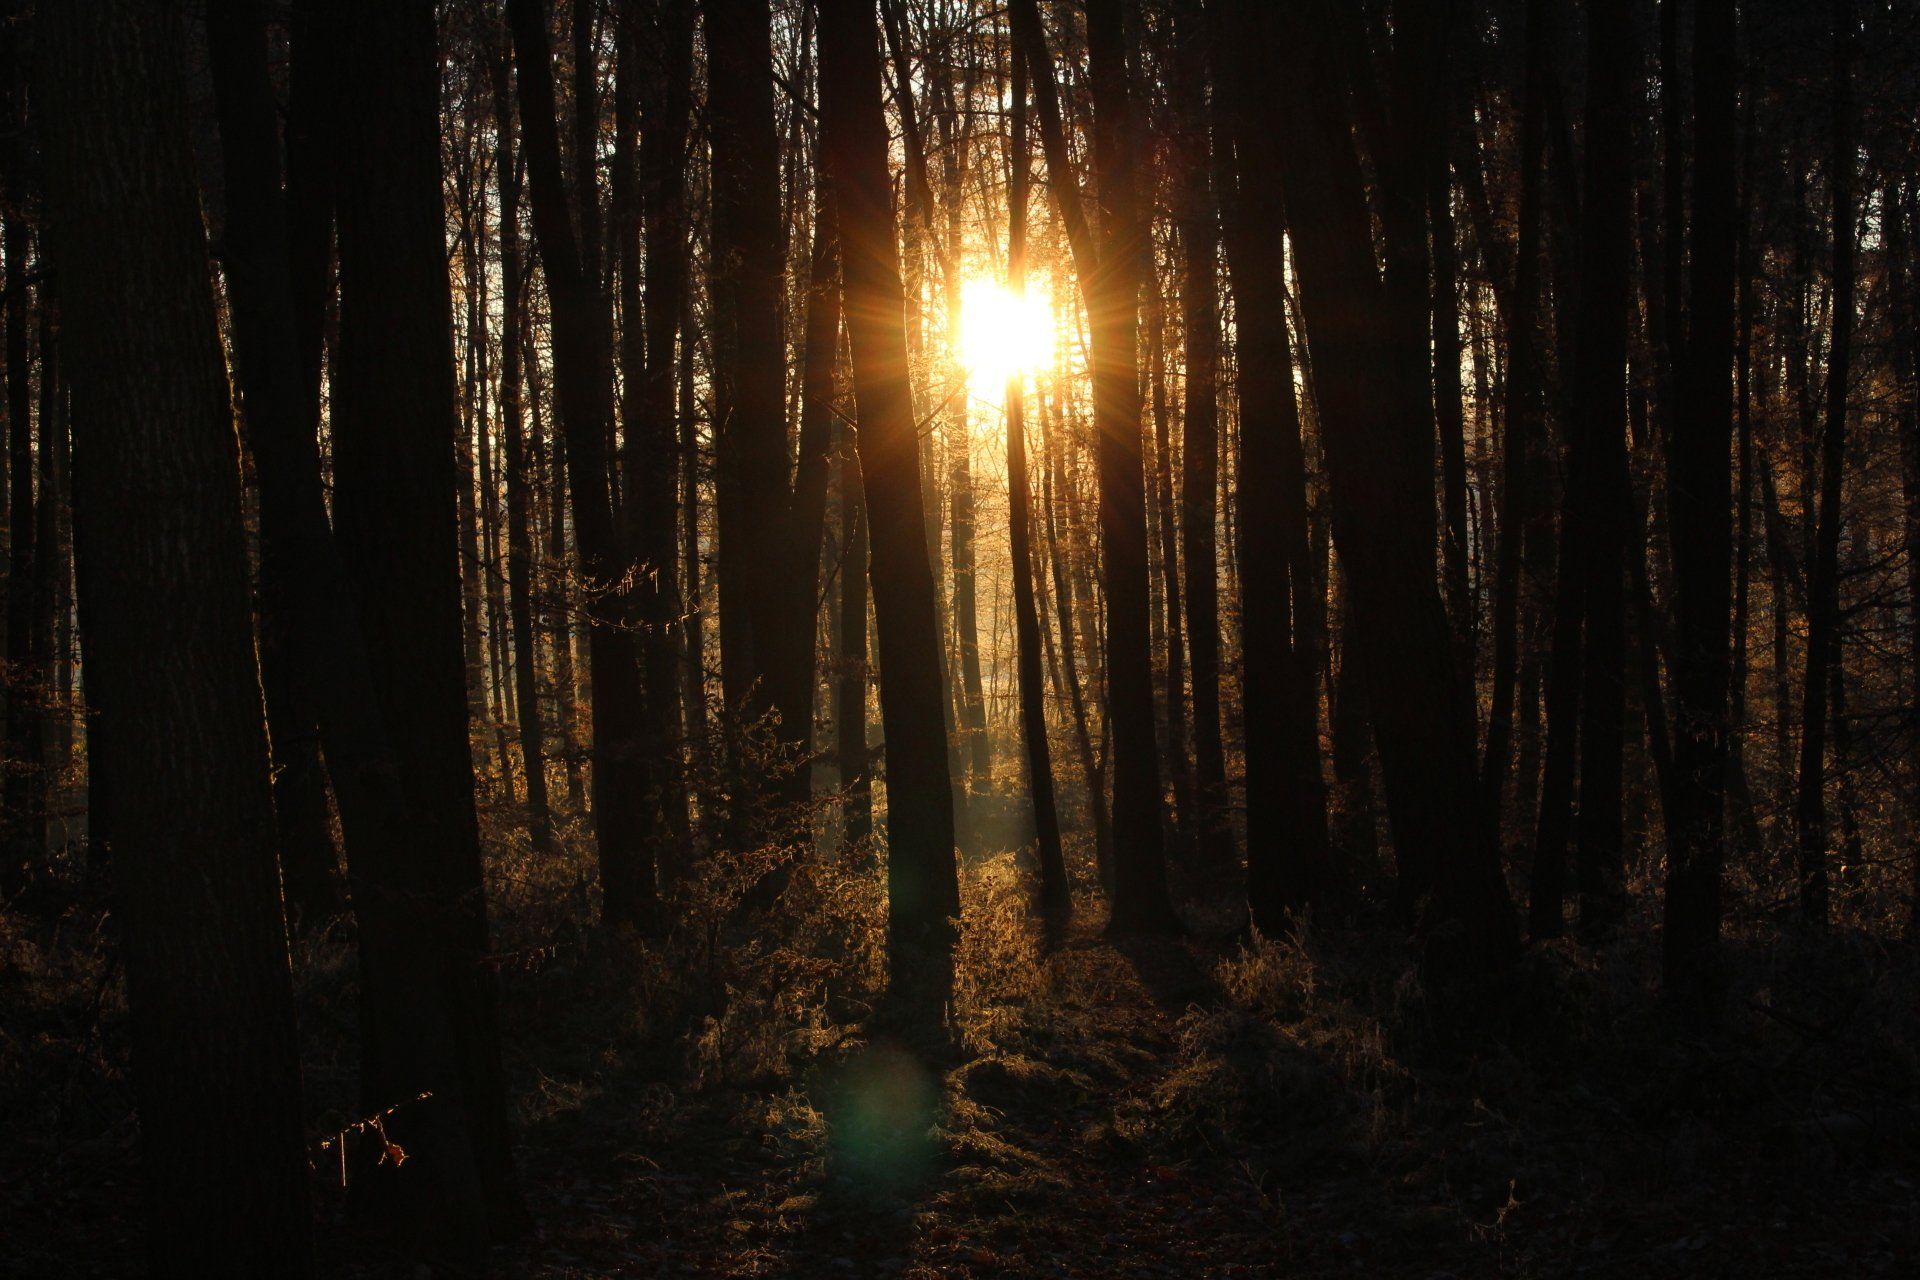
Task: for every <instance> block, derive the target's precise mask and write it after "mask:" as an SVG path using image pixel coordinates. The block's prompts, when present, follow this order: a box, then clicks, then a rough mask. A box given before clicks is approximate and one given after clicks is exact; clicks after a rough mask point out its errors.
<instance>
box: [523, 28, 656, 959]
mask: <svg viewBox="0 0 1920 1280" xmlns="http://www.w3.org/2000/svg"><path fill="white" fill-rule="evenodd" d="M544 10H545V6H544V5H543V4H542V3H540V0H511V2H510V3H509V5H508V9H507V15H508V20H509V22H510V23H511V26H512V29H513V47H514V65H515V67H516V69H517V70H518V73H519V88H520V95H519V96H520V127H521V133H522V135H523V138H524V143H523V145H524V147H525V150H526V157H527V176H528V179H529V183H530V189H529V192H528V194H529V197H530V199H531V202H532V206H533V226H534V235H535V239H536V240H537V241H538V243H539V246H540V261H541V265H542V267H543V268H544V273H545V275H546V280H547V296H548V298H549V300H550V301H551V304H552V311H553V340H554V390H555V394H556V396H557V399H558V402H559V407H560V420H561V428H562V430H563V432H564V433H565V437H566V471H567V481H568V485H569V492H570V497H571V501H570V503H569V507H570V509H571V511H572V514H573V529H574V542H575V549H576V550H577V551H578V553H579V557H580V571H581V576H582V577H583V579H584V580H585V585H586V589H587V592H588V596H587V618H588V623H589V629H588V636H587V641H588V649H587V661H588V670H589V679H590V680H591V682H592V686H593V707H592V714H593V818H594V835H595V838H596V842H597V844H598V846H599V854H600V887H601V894H602V905H601V914H602V917H603V918H604V920H605V921H606V923H607V924H608V925H609V926H612V927H616V928H621V927H629V928H635V929H640V930H643V931H644V930H648V929H651V928H653V927H654V926H655V924H656V923H657V921H656V919H655V916H656V911H657V906H658V900H657V893H658V890H657V887H656V885H655V883H654V859H655V852H656V851H655V849H654V847H653V843H652V842H651V840H650V839H649V832H650V831H651V830H652V829H653V823H652V820H651V817H650V811H649V808H648V801H647V797H648V793H649V792H648V777H647V769H646V760H645V756H644V744H643V742H642V734H643V728H642V725H643V718H644V703H643V700H642V697H641V691H640V667H639V661H638V656H637V654H636V652H635V644H634V636H633V632H632V630H630V629H629V628H628V627H627V626H626V625H625V624H626V622H627V605H626V602H625V601H624V600H621V599H620V598H619V595H618V592H619V588H620V584H621V582H622V580H623V579H624V578H625V577H626V573H625V568H626V554H625V550H624V548H623V547H622V546H621V545H620V537H619V531H618V529H617V527H616V525H615V522H614V515H613V506H612V490H613V466H612V458H611V456H610V454H609V449H608V446H609V442H610V441H611V439H612V431H613V427H612V422H613V368H612V362H613V351H612V344H613V339H612V334H611V333H610V332H609V330H610V327H611V324H610V320H611V318H610V317H609V315H608V313H607V307H606V305H605V301H604V299H603V298H602V296H601V294H600V291H599V290H598V289H597V288H596V286H595V281H594V278H593V276H592V275H590V274H589V269H590V267H591V266H592V265H593V263H592V259H591V258H589V257H587V256H584V255H583V253H582V249H581V242H579V241H576V239H575V237H574V234H573V228H572V225H571V223H570V222H569V220H568V217H567V193H566V189H565V186H564V184H563V181H562V178H561V173H560V142H559V132H558V128H557V126H556V125H555V123H554V119H555V117H554V102H553V65H552V59H551V57H550V55H549V54H548V51H547V28H546V15H545V12H544ZM580 194H581V199H582V201H583V202H587V201H589V200H591V198H592V197H591V195H590V193H588V192H582V193H580Z"/></svg>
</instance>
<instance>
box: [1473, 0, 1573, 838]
mask: <svg viewBox="0 0 1920 1280" xmlns="http://www.w3.org/2000/svg"><path fill="white" fill-rule="evenodd" d="M1555 13H1556V6H1555V5H1553V4H1552V3H1551V0H1528V4H1527V28H1526V32H1527V37H1526V38H1527V46H1526V81H1525V85H1524V87H1523V89H1522V97H1521V108H1520V225H1519V241H1518V247H1517V250H1516V252H1515V255H1514V261H1515V265H1514V271H1513V283H1512V287H1511V289H1510V290H1509V291H1508V293H1507V298H1508V305H1507V306H1506V307H1505V308H1503V309H1504V311H1505V312H1506V321H1507V386H1506V393H1507V394H1506V406H1505V408H1506V412H1505V413H1504V414H1503V415H1502V422H1501V442H1500V519H1499V528H1498V533H1497V534H1496V538H1497V542H1496V546H1495V551H1494V554H1495V557H1496V565H1495V569H1494V587H1493V698H1492V705H1491V707H1490V708H1489V710H1488V712H1487V733H1486V740H1485V743H1484V749H1483V751H1482V753H1481V759H1480V806H1481V810H1482V814H1483V818H1482V821H1483V822H1484V824H1485V826H1486V828H1487V835H1488V838H1489V839H1491V840H1492V841H1493V842H1494V847H1495V848H1496V849H1498V848H1499V847H1501V843H1502V841H1503V839H1504V834H1505V827H1504V824H1503V823H1502V821H1501V814H1502V811H1503V808H1504V801H1505V795H1506V783H1507V775H1508V770H1509V767H1510V764H1511V758H1512V753H1513V715H1514V697H1515V688H1514V682H1515V676H1516V674H1517V668H1518V666H1519V648H1520V646H1519V643H1518V641H1519V635H1518V633H1519V629H1520V583H1521V576H1522V575H1521V569H1522V566H1523V564H1524V562H1525V555H1524V544H1525V539H1526V533H1527V530H1528V528H1529V526H1530V524H1531V523H1533V520H1532V508H1533V504H1534V501H1535V498H1534V490H1533V483H1532V482H1533V480H1534V478H1535V475H1536V472H1537V467H1536V456H1537V454H1538V453H1539V452H1540V451H1541V449H1542V445H1543V441H1542V436H1543V435H1544V434H1545V429H1546V392H1545V386H1544V370H1543V368H1542V365H1543V359H1542V356H1543V352H1542V350H1541V342H1540V339H1541V334H1540V319H1539V317H1540V230H1541V212H1542V210H1541V186H1542V182H1543V177H1544V174H1543V172H1542V171H1543V169H1544V162H1545V153H1546V125H1545V121H1544V118H1543V117H1544V113H1545V103H1544V101H1543V99H1544V97H1545V94H1546V78H1547V76H1548V74H1549V69H1550V65H1551V64H1550V60H1549V57H1548V54H1549V51H1550V50H1551V49H1552V47H1553V35H1552V31H1553V28H1552V26H1551V23H1552V21H1553V18H1554V16H1555Z"/></svg>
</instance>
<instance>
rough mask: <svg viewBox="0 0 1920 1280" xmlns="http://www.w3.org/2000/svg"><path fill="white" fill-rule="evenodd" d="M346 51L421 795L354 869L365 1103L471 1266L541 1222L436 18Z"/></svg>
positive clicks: (378, 490)
mask: <svg viewBox="0 0 1920 1280" xmlns="http://www.w3.org/2000/svg"><path fill="white" fill-rule="evenodd" d="M340 39H341V52H342V67H343V71H342V78H341V85H340V101H339V110H340V115H339V156H340V161H341V163H340V167H339V175H340V192H339V239H340V341H339V350H338V352H337V354H336V361H335V371H334V380H333V399H332V408H333V415H332V427H333V463H334V473H333V474H334V489H333V515H334V522H335V533H336V537H337V539H338V545H339V553H340V558H341V561H342V564H343V568H344V571H345V578H346V581H347V582H348V584H349V586H350V589H351V592H352V595H353V597H354V600H355V602H356V604H357V607H358V610H359V618H360V623H361V628H362V632H363V634H364V636H365V640H366V648H367V652H368V653H369V654H378V655H380V661H379V662H378V663H377V664H373V665H371V667H370V675H371V688H372V690H373V693H374V700H375V702H376V705H377V706H378V708H379V713H380V717H381V720H382V722H383V723H384V725H385V727H386V731H387V735H388V741H389V742H390V744H391V747H392V751H393V757H394V766H395V768H396V769H397V771H398V776H400V777H402V778H404V779H405V780H406V787H407V797H408V801H409V810H408V811H404V812H408V817H407V819H406V821H405V823H404V825H403V826H402V827H401V828H400V829H399V830H396V831H392V832H391V833H390V834H389V835H388V836H387V839H386V840H385V841H384V842H381V843H376V844H375V845H373V846H372V848H371V849H370V850H369V852H370V853H372V854H374V855H375V856H373V857H371V858H361V859H358V860H357V861H356V860H352V859H351V854H352V845H351V842H350V845H349V853H350V862H351V865H350V871H351V874H352V877H353V897H354V903H355V910H356V912H357V913H358V914H359V917H360V935H359V936H360V939H361V945H362V947H363V949H364V950H363V957H364V959H363V981H364V982H365V983H366V996H365V1000H364V1002H363V1011H364V1015H365V1022H364V1023H363V1035H364V1039H365V1046H364V1048H365V1051H364V1055H363V1058H364V1061H363V1070H362V1077H361V1095H362V1096H361V1101H362V1104H363V1106H364V1107H365V1108H366V1110H367V1111H368V1113H370V1114H371V1113H375V1112H380V1111H384V1110H386V1109H387V1108H389V1107H399V1108H400V1111H399V1112H398V1113H396V1114H395V1116H394V1117H393V1119H392V1120H391V1121H389V1126H388V1127H389V1132H391V1133H392V1134H394V1136H395V1140H396V1141H398V1142H399V1143H400V1144H401V1145H402V1146H404V1147H407V1148H408V1149H409V1151H410V1152H412V1153H413V1154H414V1155H415V1159H414V1160H410V1161H408V1163H407V1165H406V1166H405V1171H404V1172H403V1171H402V1170H401V1169H399V1168H395V1167H393V1166H391V1165H389V1166H388V1167H387V1169H386V1171H385V1172H384V1173H382V1174H381V1175H380V1176H379V1177H377V1178H372V1179H369V1180H368V1181H370V1182H371V1183H372V1184H373V1189H370V1190H369V1191H368V1194H367V1196H366V1198H365V1200H364V1203H365V1204H366V1206H367V1207H369V1208H374V1209H377V1210H379V1211H380V1212H382V1213H383V1215H387V1216H389V1218H390V1223H391V1225H392V1226H393V1228H394V1229H395V1230H396V1231H397V1232H400V1233H403V1234H404V1235H405V1236H406V1237H407V1238H406V1239H405V1241H404V1247H405V1248H407V1249H408V1250H409V1251H410V1252H412V1253H414V1254H415V1255H416V1256H419V1257H421V1258H422V1259H423V1260H424V1261H429V1262H432V1261H435V1260H437V1259H441V1258H453V1259H462V1260H468V1261H470V1260H471V1259H473V1258H474V1257H475V1256H476V1254H477V1251H478V1250H479V1248H480V1244H481V1240H482V1239H483V1237H484V1235H485V1231H484V1229H483V1228H484V1227H485V1226H488V1225H490V1226H491V1227H492V1228H493V1230H494V1231H495V1232H496V1233H505V1232H510V1231H512V1230H513V1229H514V1228H515V1227H516V1226H517V1225H519V1224H520V1223H521V1222H523V1220H524V1210H523V1209H521V1208H520V1204H519V1200H518V1193H517V1191H516V1190H515V1188H514V1181H513V1158H512V1149H511V1145H510V1141H509V1134H508V1127H507V1100H506V1083H505V1078H504V1075H503V1073H502V1069H501V1065H500V1046H499V1031H498V1025H497V1012H496V1008H495V1001H496V994H495V988H494V971H493V969H492V967H491V966H490V965H489V964H488V962H487V922H486V896H485V891H484V889H483V887H482V882H481V869H480V839H479V829H478V820H477V817H476V814H475V810H474V777H473V762H472V757H471V753H470V749H469V740H468V723H469V721H468V707H467V699H466V685H465V674H466V668H465V663H464V660H463V654H462V648H461V634H460V633H461V623H460V595H459V591H460V572H459V558H458V557H459V548H458V545H457V542H456V531H455V523H454V515H455V492H454V489H455V484H456V483H457V476H458V465H457V462H456V457H455V441H454V432H455V430H456V427H457V423H458V411H457V406H456V402H455V382H454V355H453V313H452V299H451V293H450V290H449V287H448V280H447V253H446V244H445V205H444V197H443V194H442V188H441V161H440V155H441V153H440V113H439V108H438V97H439V80H438V68H439V60H438V57H437V54H436V46H435V28H434V23H433V18H432V14H431V13H429V12H427V11H426V10H425V9H424V8H423V7H417V6H408V7H396V6H391V5H381V4H378V3H374V2H373V0H366V2H365V3H356V4H353V5H351V6H348V7H346V8H345V9H343V10H342V12H341V26H340ZM336 784H338V771H336ZM375 785H378V784H377V782H376V783H375ZM422 1093H427V1094H431V1095H432V1096H431V1098H429V1099H427V1100H425V1101H424V1102H423V1101H420V1100H419V1095H420V1094H422ZM410 1113H411V1114H410ZM416 1146H417V1147H418V1150H417V1151H415V1150H414V1148H415V1147H416Z"/></svg>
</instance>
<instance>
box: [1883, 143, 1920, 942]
mask: <svg viewBox="0 0 1920 1280" xmlns="http://www.w3.org/2000/svg"><path fill="white" fill-rule="evenodd" d="M1902 203H1903V201H1902V200H1901V198H1900V192H1899V187H1898V185H1897V184H1896V183H1895V182H1894V180H1893V179H1891V178H1889V179H1888V182H1887V191H1886V199H1885V214H1884V220H1885V223H1886V228H1887V230H1886V236H1887V258H1888V272H1887V278H1888V282H1889V294H1890V302H1891V307H1892V311H1893V321H1894V333H1895V334H1896V335H1898V336H1897V340H1896V341H1895V342H1894V348H1893V357H1894V362H1895V365H1894V382H1895V385H1896V386H1897V387H1899V389H1900V408H1899V424H1900V460H1901V470H1900V494H1901V498H1902V507H1903V515H1904V517H1905V519H1904V521H1903V527H1902V535H1903V538H1902V540H1903V542H1904V544H1905V547H1906V552H1907V615H1908V626H1909V628H1910V635H1909V637H1908V652H1907V655H1906V659H1907V668H1908V669H1907V682H1908V687H1909V689H1910V691H1911V696H1912V698H1913V700H1914V702H1915V704H1916V705H1920V334H1916V333H1915V326H1916V323H1920V314H1916V311H1915V308H1914V289H1915V287H1916V284H1920V281H1916V279H1915V274H1914V265H1915V264H1914V261H1913V256H1912V254H1913V243H1914V229H1913V226H1912V214H1911V212H1910V211H1909V210H1908V209H1903V208H1901V205H1902ZM1907 761H1908V767H1909V769H1910V770H1911V771H1912V777H1913V778H1914V779H1915V780H1916V782H1914V783H1909V791H1908V799H1907V838H1906V847H1907V858H1908V860H1909V861H1910V862H1911V863H1912V864H1913V867H1912V875H1913V881H1912V883H1911V885H1910V887H1909V891H1910V892H1911V894H1912V897H1911V898H1910V899H1909V901H1908V904H1907V905H1908V912H1909V914H1908V917H1907V937H1908V939H1909V940H1910V941H1917V942H1920V735H1915V736H1914V738H1913V740H1912V742H1911V743H1910V744H1909V746H1908V751H1907Z"/></svg>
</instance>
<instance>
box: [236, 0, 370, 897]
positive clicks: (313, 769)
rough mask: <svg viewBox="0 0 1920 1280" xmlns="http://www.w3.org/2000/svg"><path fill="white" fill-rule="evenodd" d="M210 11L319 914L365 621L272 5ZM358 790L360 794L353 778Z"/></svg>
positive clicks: (277, 626)
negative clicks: (355, 583) (331, 659)
mask: <svg viewBox="0 0 1920 1280" xmlns="http://www.w3.org/2000/svg"><path fill="white" fill-rule="evenodd" d="M207 19H208V20H207V36H208V46H209V50H210V53H211V55H212V56H211V64H212V71H213V81H214V97H215V104H216V107H217V110H218V114H219V119H220V142H221V149H222V154H223V158H224V162H225V163H224V177H225V190H226V197H227V210H226V213H227V216H226V227H225V235H224V237H223V241H224V248H225V252H224V253H223V255H222V257H223V262H224V265H225V269H226V277H227V296H228V299H229V303H230V305H231V307H232V315H233V326H234V340H235V352H236V355H237V357H238V359H237V360H236V362H235V373H236V376H237V381H238V382H239V384H240V394H241V399H242V402H243V405H244V407H245V423H246V428H247V443H248V447H249V449H250V450H251V452H252V453H253V457H254V468H255V474H256V476H257V479H258V484H259V488H260V660H261V669H262V675H263V677H264V682H265V686H266V694H267V714H268V722H269V726H270V728H271V730H272V732H271V747H272V753H273V764H274V781H273V786H274V801H275V807H276V809H277V811H278V818H279V824H280V838H281V871H282V876H283V879H284V882H285V891H286V895H287V899H288V904H289V907H290V908H291V911H290V914H292V915H293V916H294V917H295V919H296V920H306V921H309V922H312V921H319V920H323V919H325V918H326V917H328V916H329V915H331V914H333V913H334V912H336V911H338V910H339V909H340V906H341V896H340V891H339V886H338V884H337V881H336V874H337V866H338V863H337V858H336V854H335V851H334V847H333V829H332V818H331V817H330V815H329V814H328V811H327V796H326V775H325V774H324V773H323V772H322V770H321V766H320V756H319V751H320V736H319V720H320V704H321V700H322V699H324V698H328V697H331V696H338V694H339V692H340V691H338V690H333V691H328V690H327V684H328V683H329V682H328V681H327V680H326V678H325V676H324V674H323V673H322V672H321V670H320V669H319V667H320V664H321V663H323V662H326V661H328V655H327V647H326V641H325V640H324V639H323V637H325V636H326V635H328V634H329V632H330V631H331V630H332V629H333V628H335V627H341V628H344V627H352V628H354V630H355V632H356V635H355V637H354V638H353V639H351V640H349V641H347V642H346V643H347V644H348V645H351V646H359V644H360V641H359V639H358V635H357V630H358V622H357V619H354V618H353V617H352V616H351V615H350V612H349V610H350V606H349V605H347V603H346V598H345V594H344V592H343V591H342V589H341V588H342V586H343V585H344V584H343V580H342V571H341V568H340V564H339V556H338V552H337V550H336V549H335V547H334V545H333V535H332V530H331V528H330V527H329V525H328V522H327V512H326V499H325V495H324V493H323V491H322V488H321V477H320V456H319V450H318V446H317V444H316V443H315V438H314V423H315V421H316V419H317V417H318V412H319V410H318V406H317V403H316V402H314V401H311V400H310V399H309V396H310V395H311V394H317V391H318V388H317V386H316V385H314V384H313V383H311V382H310V381H308V380H307V379H306V376H305V364H304V362H303V359H302V355H301V351H300V346H299V343H300V334H299V320H298V313H297V311H296V309H295V302H294V295H293V287H292V273H291V263H292V259H291V257H290V256H289V255H290V241H289V237H288V214H287V207H286V203H285V197H284V195H283V193H282V188H281V182H280V151H279V148H280V139H279V137H278V131H277V129H276V127H275V122H276V121H275V117H276V108H275V105H274V101H273V89H272V84H271V82H270V80H269V78H268V64H267V34H266V25H265V21H264V15H263V14H262V13H261V11H260V9H259V7H258V6H257V5H251V4H246V3H241V2H239V0H215V2H214V3H212V4H211V5H210V6H209V7H208V11H207ZM309 38H312V37H309ZM310 389H311V390H310ZM336 615H346V616H344V617H337V616H336ZM361 658H362V660H364V650H361ZM361 669H362V671H364V669H365V668H364V666H362V668H361ZM351 696H354V697H357V698H359V699H361V700H362V701H363V702H365V701H367V700H370V699H371V698H372V689H371V686H370V685H368V684H366V683H365V682H361V684H360V687H359V688H358V689H357V690H355V691H354V693H353V694H352V695H351ZM363 714H364V713H363ZM333 751H334V752H335V753H337V754H338V755H339V756H340V759H339V761H338V767H339V768H342V769H349V768H352V767H353V760H352V755H351V752H350V751H349V750H348V749H346V748H345V746H344V744H342V743H340V742H338V741H336V742H335V744H334V747H333ZM348 787H349V790H350V791H351V790H352V784H351V782H350V783H349V784H348ZM352 801H353V797H351V796H350V797H349V799H348V803H349V804H351V803H352ZM356 816H357V815H356Z"/></svg>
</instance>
